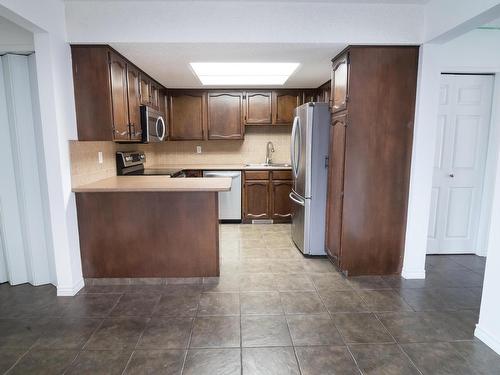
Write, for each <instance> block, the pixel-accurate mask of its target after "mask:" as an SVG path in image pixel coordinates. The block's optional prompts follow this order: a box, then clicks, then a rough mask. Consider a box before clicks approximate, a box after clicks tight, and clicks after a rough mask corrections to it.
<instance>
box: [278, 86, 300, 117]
mask: <svg viewBox="0 0 500 375" xmlns="http://www.w3.org/2000/svg"><path fill="white" fill-rule="evenodd" d="M273 99H274V100H273V116H274V118H273V123H274V124H277V125H291V124H292V122H293V113H294V110H295V108H297V107H298V106H299V105H300V104H301V103H302V92H301V91H296V90H280V91H275V92H274V95H273Z"/></svg>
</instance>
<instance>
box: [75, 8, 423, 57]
mask: <svg viewBox="0 0 500 375" xmlns="http://www.w3.org/2000/svg"><path fill="white" fill-rule="evenodd" d="M423 12H424V9H423V7H422V6H419V5H415V4H407V5H398V4H378V5H376V4H366V3H364V4H349V3H348V2H345V3H336V2H316V1H300V2H289V1H276V2H268V1H265V2H264V1H219V2H216V1H93V2H89V1H71V2H67V3H66V18H67V25H68V39H69V41H71V42H75V43H76V42H91V43H92V42H94V43H117V42H127V43H134V42H145V43H154V42H162V43H168V42H177V43H182V42H184V43H197V42H198V43H200V42H201V43H204V42H215V43H231V42H235V43H237V42H243V43H260V42H261V43H345V42H349V43H352V44H359V43H394V44H418V43H419V42H420V41H421V40H422V36H423ZM332 57H333V56H332Z"/></svg>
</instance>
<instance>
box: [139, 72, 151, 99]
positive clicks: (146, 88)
mask: <svg viewBox="0 0 500 375" xmlns="http://www.w3.org/2000/svg"><path fill="white" fill-rule="evenodd" d="M140 77H141V78H140V83H141V104H142V105H150V104H151V81H150V79H149V77H148V76H147V75H145V74H141V76H140Z"/></svg>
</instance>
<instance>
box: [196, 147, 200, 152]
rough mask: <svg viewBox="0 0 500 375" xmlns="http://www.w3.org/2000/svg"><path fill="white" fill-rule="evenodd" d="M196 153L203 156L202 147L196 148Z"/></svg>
mask: <svg viewBox="0 0 500 375" xmlns="http://www.w3.org/2000/svg"><path fill="white" fill-rule="evenodd" d="M196 153H197V154H201V146H196Z"/></svg>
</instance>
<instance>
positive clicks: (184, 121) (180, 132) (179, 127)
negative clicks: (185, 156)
mask: <svg viewBox="0 0 500 375" xmlns="http://www.w3.org/2000/svg"><path fill="white" fill-rule="evenodd" d="M206 101H207V100H206V93H205V91H201V90H173V91H170V92H169V94H168V108H167V112H168V120H169V121H168V123H169V124H168V125H169V129H170V136H169V139H170V140H172V141H180V140H182V141H185V140H203V139H204V138H205V127H206V118H207V109H206Z"/></svg>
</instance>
